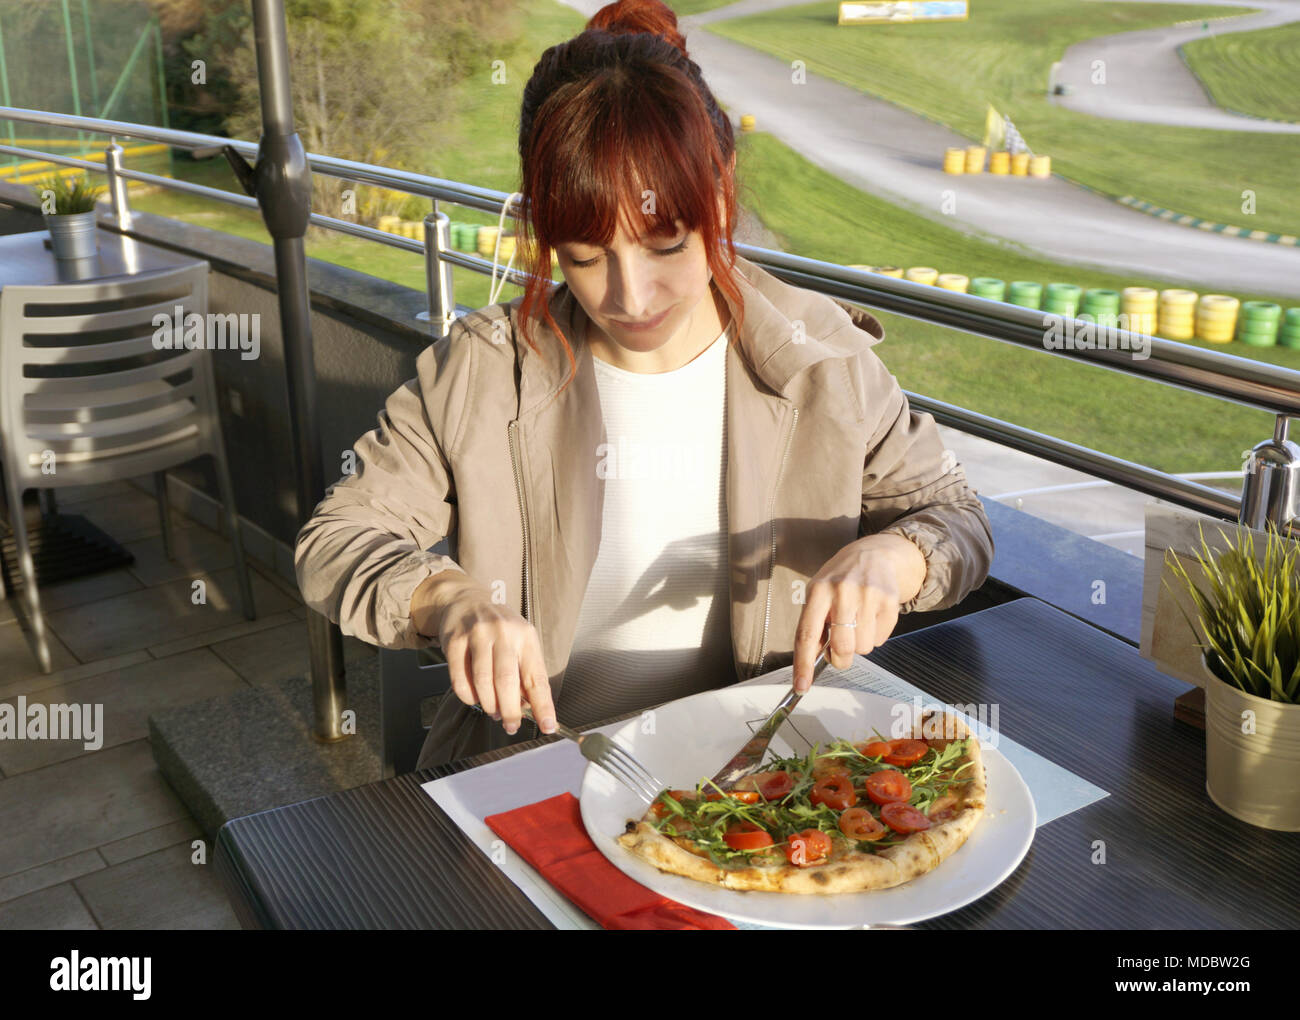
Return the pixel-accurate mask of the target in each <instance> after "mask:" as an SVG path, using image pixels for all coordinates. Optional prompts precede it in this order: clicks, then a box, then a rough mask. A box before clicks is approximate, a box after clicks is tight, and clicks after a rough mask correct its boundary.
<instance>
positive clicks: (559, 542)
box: [295, 258, 993, 767]
mask: <svg viewBox="0 0 1300 1020" xmlns="http://www.w3.org/2000/svg"><path fill="white" fill-rule="evenodd" d="M737 269H738V273H737V277H738V285H739V286H740V288H741V292H742V294H743V298H744V309H745V317H744V325H743V330H742V331H741V333H740V335H739V339H738V343H736V344H733V345H732V346H731V347H729V348H728V352H727V383H726V396H727V462H726V472H727V474H726V504H727V530H728V535H729V570H730V576H731V639H732V650H733V655H734V662H735V668H736V680H737V681H739V680H745V679H748V678H750V677H751V676H755V675H757V674H759V673H762V672H766V671H770V670H774V669H777V668H780V667H781V666H785V665H788V664H789V663H790V662H791V661H792V660H793V656H794V632H795V625H796V623H797V622H798V619H799V615H800V611H801V610H802V608H803V602H802V598H801V593H802V590H803V588H804V585H805V584H806V583H807V582H808V581H809V579H811V578H812V576H813V575H814V574H816V573H817V571H818V570H820V569H821V567H822V565H823V564H824V563H826V561H827V560H829V559H830V558H831V557H832V556H833V555H835V553H836V552H838V551H839V550H840V549H842V548H843V547H844V546H846V545H848V544H849V543H850V542H853V541H854V540H855V539H857V538H860V537H862V536H864V535H867V534H872V533H876V532H882V531H883V532H892V533H896V534H900V535H903V536H905V537H907V538H909V539H910V540H912V541H913V542H914V543H915V544H916V545H917V546H918V547H919V548H920V550H921V552H922V553H923V554H924V556H925V560H926V576H925V581H924V583H923V585H922V587H921V590H920V592H919V593H918V595H917V596H916V597H915V598H914V599H912V600H911V601H910V602H908V603H906V604H904V605H903V606H902V607H901V611H903V612H911V611H915V610H928V609H943V608H947V607H949V606H952V605H955V604H956V603H958V602H960V601H961V600H962V599H963V598H965V597H966V595H967V594H968V593H969V592H971V591H972V590H973V589H975V588H977V587H978V586H979V585H980V584H982V583H983V581H984V579H985V577H986V576H987V574H988V570H989V566H990V564H991V563H992V560H993V539H992V534H991V531H990V527H989V522H988V518H987V516H986V515H985V513H984V509H983V507H982V506H981V505H980V502H979V500H978V499H976V496H975V492H974V491H973V490H972V489H970V488H969V487H968V486H967V484H966V478H965V473H964V472H963V470H962V469H961V467H960V466H959V465H957V464H956V462H955V459H954V458H953V457H952V456H951V455H948V456H945V452H946V451H945V450H944V447H943V443H942V441H941V440H940V438H939V433H938V430H937V429H936V427H935V424H934V419H933V418H932V417H931V416H930V415H928V414H923V413H918V412H913V411H911V410H910V409H909V407H908V403H907V399H906V398H905V397H904V396H903V393H902V391H901V390H900V389H899V386H898V382H897V380H896V379H895V378H894V377H893V376H892V375H891V374H890V373H889V371H888V369H886V368H885V366H884V364H883V363H882V362H881V361H880V359H879V358H878V357H877V356H876V354H875V353H874V352H873V351H872V350H871V348H872V347H873V346H874V345H875V344H877V343H879V342H880V341H881V340H882V339H883V338H884V330H883V328H882V327H881V325H880V323H879V321H878V320H877V319H876V318H875V317H874V316H872V315H870V314H869V313H867V312H865V311H862V310H860V309H857V308H853V307H851V306H849V305H846V304H841V303H840V302H838V301H835V300H833V299H831V298H829V297H826V296H825V295H821V294H817V293H815V292H813V291H809V290H804V289H801V288H798V287H794V286H791V285H789V284H786V283H784V282H783V281H781V280H779V279H777V278H776V277H775V276H773V275H771V274H770V273H768V272H767V271H765V270H763V269H762V268H760V267H759V266H757V265H755V264H754V263H751V262H749V261H748V260H746V259H743V258H738V259H737ZM727 300H728V303H730V299H729V298H728V299H727ZM551 302H552V304H551V312H552V315H553V316H554V317H555V320H556V322H557V323H559V325H560V327H561V329H563V330H564V332H565V335H566V336H567V337H568V339H569V341H570V343H571V344H573V345H574V354H575V357H576V359H577V375H576V378H574V379H573V381H572V382H571V383H570V384H569V385H568V387H567V388H566V389H565V390H564V392H563V393H562V394H561V393H559V392H558V391H559V390H560V387H561V385H562V384H563V382H564V380H565V379H566V377H567V376H568V374H569V371H570V367H569V362H568V359H567V358H566V357H565V355H564V351H563V348H562V346H561V344H560V341H559V339H558V337H556V336H555V334H554V332H553V331H552V330H551V329H550V328H549V327H548V326H546V324H545V323H538V324H537V326H536V327H535V328H534V330H533V336H534V338H535V340H536V343H537V345H538V349H539V350H540V352H541V353H540V354H538V353H534V351H533V350H532V349H531V348H530V347H529V346H528V344H527V343H525V342H524V341H523V339H522V337H521V336H520V334H519V332H518V328H517V327H518V313H519V303H520V299H519V298H516V299H515V300H514V301H512V302H510V303H509V304H506V303H499V304H494V305H488V306H487V307H485V308H482V309H479V310H478V311H475V312H472V313H469V314H467V315H465V316H463V317H462V318H460V319H457V320H456V322H455V323H454V324H453V326H452V328H451V331H450V333H449V334H448V335H447V336H446V337H443V338H441V339H439V340H437V341H436V342H434V343H433V344H432V345H431V346H429V347H428V348H427V349H426V350H425V351H423V352H422V353H421V354H420V356H419V358H418V360H417V362H416V369H417V373H418V375H417V377H416V378H415V379H412V380H410V381H409V382H407V383H405V384H404V385H403V386H402V387H401V388H399V389H398V390H397V391H396V392H395V393H393V394H392V395H391V396H390V397H389V398H388V401H387V403H386V404H385V407H384V410H383V411H382V412H381V413H380V414H379V426H378V428H376V429H374V430H373V431H371V432H368V433H367V434H365V435H364V436H362V437H361V438H360V439H359V440H358V441H357V443H356V444H355V452H356V472H355V474H352V475H349V476H346V477H344V478H342V479H340V480H339V481H338V482H336V483H335V484H334V485H333V486H331V487H330V489H329V490H328V492H327V493H326V495H325V498H324V499H323V500H322V501H321V503H320V504H319V505H318V506H317V507H316V510H315V513H314V514H313V516H312V518H311V520H309V521H308V522H307V523H306V525H304V526H303V528H302V530H301V532H300V533H299V535H298V540H297V550H296V554H295V566H296V570H297V576H298V584H299V586H300V587H301V589H302V594H303V598H304V600H305V601H306V603H307V604H308V605H309V606H311V607H312V608H313V609H315V610H317V611H318V612H320V613H322V614H324V615H325V616H327V617H329V619H331V620H333V621H336V622H338V623H339V625H340V627H341V629H342V630H343V633H345V634H350V635H353V636H355V637H358V638H360V639H362V640H364V641H367V642H370V643H371V644H375V645H379V646H381V647H386V648H420V647H425V646H430V645H433V646H436V639H432V638H429V637H427V636H424V635H421V634H419V633H417V632H416V631H415V629H414V627H413V626H412V624H411V616H410V603H411V595H412V593H413V592H414V591H415V588H416V587H417V586H418V585H419V584H420V583H421V582H422V581H423V580H424V579H425V578H427V577H429V576H431V575H432V574H435V573H437V572H439V571H441V570H445V569H449V568H453V569H461V570H464V571H465V572H466V573H468V574H469V575H470V576H471V577H473V578H474V579H475V580H477V581H478V582H480V583H482V584H483V585H485V586H488V587H489V588H492V589H493V590H494V592H495V593H499V596H500V597H502V598H503V599H504V602H505V604H507V605H510V606H512V607H518V610H519V612H520V613H521V614H522V615H523V616H524V617H525V618H527V619H528V620H529V621H530V622H531V623H532V624H533V626H534V627H535V628H536V629H537V632H538V635H539V637H540V639H541V647H542V652H543V654H544V656H545V659H546V666H547V671H548V673H549V676H550V682H551V686H552V690H553V692H554V694H555V695H556V697H558V695H559V690H560V688H561V685H562V684H563V682H564V671H565V667H566V665H567V663H568V658H569V653H570V649H571V647H572V642H573V636H574V633H575V630H576V626H577V616H578V611H579V609H580V608H581V605H582V601H583V595H584V593H585V590H586V584H587V581H588V578H589V577H590V574H591V569H592V565H593V563H594V562H595V558H596V553H597V550H598V548H599V545H600V536H601V525H602V513H601V510H602V505H603V492H604V480H603V479H602V478H601V477H599V476H598V474H597V471H596V463H597V461H598V460H599V454H598V449H599V448H600V447H601V444H602V443H604V442H605V431H604V422H603V419H602V416H601V409H600V401H599V396H598V391H597V387H596V379H595V372H594V370H593V368H592V354H591V350H590V348H589V347H587V346H586V345H585V344H583V343H581V338H582V337H583V336H584V326H585V322H586V315H585V312H584V311H583V309H582V307H581V305H579V304H578V302H577V301H576V300H575V299H574V298H573V296H572V293H571V292H570V290H569V288H568V286H567V285H565V284H561V285H560V286H559V287H557V288H556V289H555V290H554V291H552V294H551ZM735 312H736V309H735V308H734V307H732V314H733V315H735ZM517 338H518V340H517ZM665 411H666V413H671V411H670V409H665ZM462 508H464V512H463V513H462V512H461V510H462ZM444 538H446V539H447V543H446V545H444V546H443V548H446V549H448V550H449V551H450V553H451V555H444V554H442V553H439V552H434V551H432V547H433V546H435V545H438V544H439V543H440V542H441V540H443V539H444ZM413 725H414V722H413ZM532 735H534V732H533V730H532V727H531V726H530V725H525V726H523V727H521V729H520V732H519V733H518V734H516V736H515V738H514V739H515V740H522V739H526V738H528V737H529V736H532ZM511 742H512V740H511V738H509V737H507V736H506V734H505V732H504V730H503V729H502V728H501V725H500V724H499V723H495V722H492V721H491V720H490V719H488V718H487V717H485V716H483V715H482V714H481V713H479V712H475V711H472V710H470V709H469V708H468V707H467V706H465V705H463V704H461V703H460V702H459V701H458V700H457V699H456V698H455V697H454V696H450V697H447V698H444V699H443V701H442V703H441V705H440V707H439V710H438V712H437V715H436V717H435V719H434V721H433V727H432V730H431V731H430V734H429V737H428V739H427V741H426V743H425V747H424V752H423V754H422V755H421V758H420V765H421V767H427V766H429V765H432V764H435V763H441V762H444V761H450V760H454V759H455V758H459V757H464V756H466V755H468V754H473V753H478V752H480V751H484V750H488V749H490V748H493V747H499V746H502V745H504V744H507V743H511Z"/></svg>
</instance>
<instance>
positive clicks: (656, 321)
mask: <svg viewBox="0 0 1300 1020" xmlns="http://www.w3.org/2000/svg"><path fill="white" fill-rule="evenodd" d="M670 311H672V309H670V308H665V309H664V310H663V311H662V312H660V313H659V314H658V315H656V316H655V317H654V318H653V319H643V320H641V321H640V322H623V321H622V320H620V319H615V320H614V321H615V322H616V323H617V324H618V325H619V326H621V327H622V328H623V329H631V330H643V329H653V328H654V327H655V326H658V325H660V324H661V323H662V322H663V321H664V319H666V318H667V317H668V313H669V312H670Z"/></svg>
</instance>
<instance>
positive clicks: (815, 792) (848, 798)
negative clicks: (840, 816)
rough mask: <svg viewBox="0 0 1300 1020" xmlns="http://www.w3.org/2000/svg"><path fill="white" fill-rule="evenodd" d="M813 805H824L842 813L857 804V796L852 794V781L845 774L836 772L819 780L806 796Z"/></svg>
mask: <svg viewBox="0 0 1300 1020" xmlns="http://www.w3.org/2000/svg"><path fill="white" fill-rule="evenodd" d="M808 799H809V800H810V801H812V802H813V803H814V804H825V805H826V806H827V807H828V808H834V809H835V810H836V811H843V810H844V809H845V808H851V807H852V806H853V805H854V804H856V803H857V802H858V795H857V794H856V793H854V792H853V779H852V778H851V777H850V776H849V774H848V773H847V772H837V773H835V774H834V775H830V776H827V777H826V778H825V779H822V780H820V781H819V782H818V783H817V785H816V786H814V787H813V788H812V792H811V793H809V794H808Z"/></svg>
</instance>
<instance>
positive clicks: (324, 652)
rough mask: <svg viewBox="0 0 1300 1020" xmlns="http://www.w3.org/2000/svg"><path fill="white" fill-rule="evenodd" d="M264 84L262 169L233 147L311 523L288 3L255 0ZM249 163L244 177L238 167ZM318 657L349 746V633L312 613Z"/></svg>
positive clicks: (318, 715) (327, 733) (299, 167)
mask: <svg viewBox="0 0 1300 1020" xmlns="http://www.w3.org/2000/svg"><path fill="white" fill-rule="evenodd" d="M253 31H254V34H255V38H256V44H257V78H258V82H259V85H260V88H261V97H262V137H261V139H260V141H259V143H258V149H257V166H256V167H255V168H254V169H252V170H250V169H249V167H248V164H247V163H246V162H244V160H243V157H242V156H239V154H238V153H237V152H236V151H235V150H234V149H232V148H230V147H227V148H226V150H225V151H226V155H227V157H228V158H230V159H231V162H232V165H234V166H235V168H236V172H237V173H239V175H240V178H241V180H242V181H243V183H244V186H245V188H246V189H248V188H249V185H250V184H251V185H252V190H251V191H250V194H255V195H256V197H257V201H258V205H259V207H260V208H261V211H262V219H263V221H264V222H265V223H266V229H267V231H268V232H269V233H270V235H271V238H272V239H273V241H274V244H275V275H276V283H277V286H276V290H277V293H278V295H279V299H280V329H281V333H282V335H283V337H284V360H285V368H286V374H287V383H288V397H289V422H290V427H291V431H292V434H293V449H294V453H295V460H296V463H297V469H298V470H297V476H298V477H297V482H298V486H297V488H298V522H299V524H300V525H301V524H303V523H306V521H307V518H308V517H309V516H311V512H312V511H313V510H314V509H315V507H316V504H317V503H319V502H320V500H321V499H322V498H323V497H324V495H325V481H324V478H325V472H324V467H323V463H322V460H321V449H320V419H319V415H318V414H317V408H316V365H315V359H314V358H313V356H312V339H311V305H310V297H309V294H308V287H307V263H306V254H305V249H304V244H303V238H304V237H305V236H306V233H307V226H308V224H309V222H310V217H311V167H310V166H309V165H308V163H307V153H306V151H305V150H304V149H303V145H302V140H301V139H299V137H298V135H297V134H296V133H295V131H294V124H293V93H292V89H291V87H290V80H289V48H288V42H287V38H286V30H285V20H284V3H283V0H253ZM236 160H237V161H238V163H243V172H242V173H240V168H239V166H238V163H237V162H236ZM307 637H308V643H309V647H310V651H311V682H312V700H313V702H314V704H315V735H316V737H317V738H318V739H321V740H341V739H343V737H344V736H345V734H344V733H343V729H342V715H343V709H344V708H345V706H346V703H347V691H346V686H345V684H344V675H343V635H342V634H341V633H340V632H339V629H338V627H337V626H335V625H333V624H331V623H330V622H329V621H328V620H327V619H325V618H324V617H323V616H321V615H320V614H318V613H314V612H313V613H309V614H308V615H307Z"/></svg>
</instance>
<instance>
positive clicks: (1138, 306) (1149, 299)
mask: <svg viewBox="0 0 1300 1020" xmlns="http://www.w3.org/2000/svg"><path fill="white" fill-rule="evenodd" d="M1158 298H1159V295H1158V294H1157V293H1156V292H1155V291H1154V290H1152V289H1151V288H1150V287H1125V288H1124V289H1123V290H1122V291H1120V302H1119V305H1120V312H1121V314H1122V315H1123V316H1124V321H1125V322H1126V323H1127V324H1128V328H1129V330H1130V332H1133V333H1142V334H1143V335H1145V336H1154V335H1155V332H1156V303H1157V300H1158Z"/></svg>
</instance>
